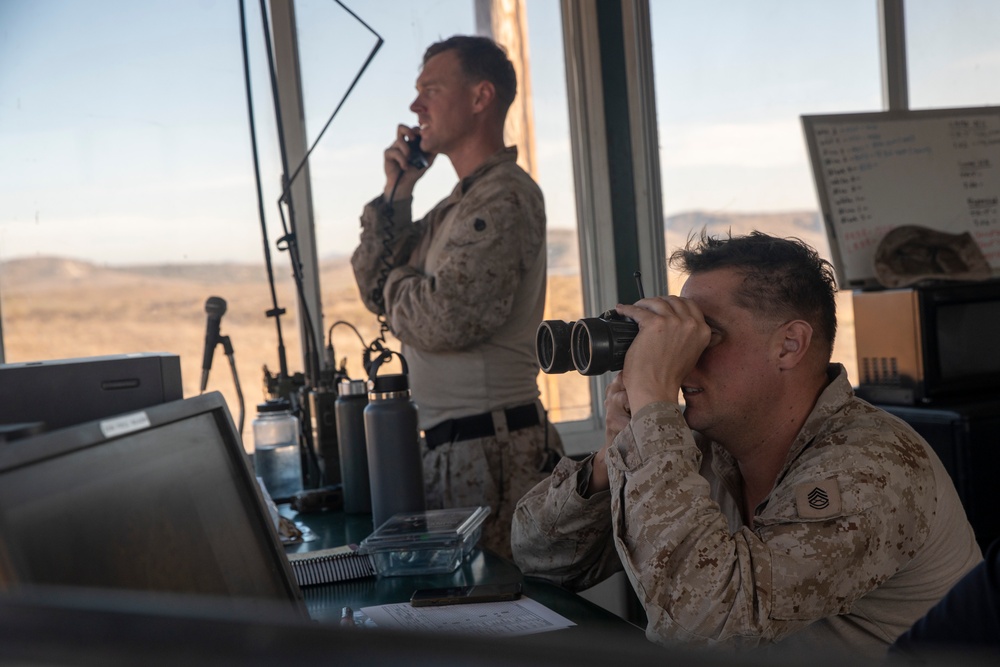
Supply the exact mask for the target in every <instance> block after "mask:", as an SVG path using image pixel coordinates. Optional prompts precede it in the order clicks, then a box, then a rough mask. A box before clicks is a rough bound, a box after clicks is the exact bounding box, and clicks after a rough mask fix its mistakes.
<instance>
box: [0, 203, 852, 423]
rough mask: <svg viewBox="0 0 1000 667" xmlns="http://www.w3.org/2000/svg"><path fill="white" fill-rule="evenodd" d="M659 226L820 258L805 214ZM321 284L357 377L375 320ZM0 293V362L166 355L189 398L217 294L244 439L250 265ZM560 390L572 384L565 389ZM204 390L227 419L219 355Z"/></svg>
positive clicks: (565, 307) (327, 266) (343, 266)
mask: <svg viewBox="0 0 1000 667" xmlns="http://www.w3.org/2000/svg"><path fill="white" fill-rule="evenodd" d="M664 227H665V235H666V242H667V243H666V247H667V249H668V252H669V250H670V249H671V248H672V247H674V246H677V245H678V244H682V243H683V242H684V240H685V239H686V238H687V235H688V233H689V231H688V230H691V229H694V230H700V229H702V228H705V229H706V230H707V231H708V232H709V233H712V234H726V233H728V232H730V231H732V233H733V234H742V233H746V232H749V231H751V230H752V229H765V230H768V231H770V232H772V233H776V234H779V235H783V236H797V237H799V238H802V239H803V240H805V241H806V242H808V243H811V244H814V245H815V246H816V247H817V248H818V249H820V251H821V252H822V253H825V248H826V245H825V238H824V236H823V231H822V228H821V225H820V222H819V216H818V215H817V214H816V213H812V212H790V213H775V214H713V213H706V212H692V213H685V214H682V215H677V216H672V217H670V218H667V219H666V220H665V225H664ZM578 248H579V245H578V239H577V235H576V231H575V230H570V229H550V230H549V243H548V260H549V271H550V281H549V301H550V303H549V309H548V312H547V314H546V317H548V318H558V319H566V320H568V319H575V318H577V317H580V316H581V315H582V313H580V309H581V305H580V304H582V297H581V288H580V281H579V279H578V277H577V276H578V275H579V266H580V260H579V250H578ZM273 259H274V275H275V287H276V293H277V295H278V306H279V307H282V308H285V309H286V310H287V313H286V314H285V315H284V316H282V317H281V318H280V326H281V332H282V340H283V343H284V347H285V357H286V360H287V363H288V367H289V370H290V371H291V372H294V371H301V370H302V362H301V354H300V352H299V350H300V349H301V345H300V333H299V325H298V321H297V315H296V312H297V309H296V307H295V304H296V296H295V291H294V289H293V284H292V280H291V269H290V266H289V264H288V258H287V256H285V255H276V256H275V257H274V258H273ZM673 284H674V283H673V282H672V283H671V285H672V287H673ZM320 286H321V292H322V301H323V313H322V315H323V322H324V325H325V327H326V328H327V329H326V331H325V332H324V340H323V341H321V342H320V345H321V346H325V345H326V343H327V342H328V340H330V338H329V336H330V334H331V330H332V342H333V346H334V351H335V358H336V359H337V363H338V365H339V364H340V363H341V360H346V362H347V371H348V373H349V374H350V375H351V376H352V377H361V376H362V375H363V372H362V370H361V356H362V352H363V350H364V345H366V344H368V343H370V342H371V341H372V340H373V339H375V337H376V336H377V335H378V330H379V329H378V322H377V320H376V318H375V316H374V315H372V314H371V313H370V312H368V311H367V310H366V309H365V308H364V306H363V305H362V304H361V302H360V299H359V298H358V293H357V287H356V286H355V283H354V277H353V274H352V272H351V267H350V262H349V259H348V258H347V257H345V256H330V257H326V258H324V259H323V260H322V261H321V262H320ZM0 292H2V296H3V298H2V302H0V306H2V313H0V314H2V317H3V330H2V335H3V344H4V347H3V349H4V351H5V360H6V361H7V362H20V361H35V360H41V359H64V358H74V357H85V356H95V355H104V354H120V353H133V352H171V353H175V354H178V355H180V357H181V373H182V376H183V380H184V392H185V396H193V395H195V394H197V392H198V385H199V381H200V378H201V358H202V350H203V346H204V337H205V319H206V316H205V309H204V305H205V301H206V299H207V298H208V297H209V296H219V297H222V298H223V299H225V300H226V302H227V306H228V307H227V310H226V313H225V315H224V316H223V319H222V324H221V333H222V335H226V336H229V337H230V340H231V342H232V345H233V348H234V350H235V354H234V358H235V363H236V367H237V374H238V377H239V380H240V385H241V388H242V391H243V394H244V396H245V397H246V406H245V413H246V428H245V432H248V431H249V423H250V420H252V418H253V416H254V413H255V408H254V406H255V404H256V403H257V402H259V401H261V400H263V399H264V398H265V394H264V390H263V368H264V367H265V366H266V367H267V368H268V369H269V371H270V372H272V373H274V372H276V371H277V369H278V367H279V361H278V360H279V356H278V349H279V345H278V326H277V324H276V322H275V320H274V319H273V318H269V317H267V316H266V315H265V313H266V312H267V311H269V310H271V309H272V307H273V305H274V304H273V303H272V300H271V292H270V288H269V286H268V284H267V275H266V271H265V269H264V267H263V266H261V265H260V264H222V263H220V264H162V265H132V266H129V265H121V266H107V265H101V264H95V263H91V262H86V261H82V260H77V259H67V258H59V257H32V258H25V259H12V260H8V261H6V262H3V263H0ZM842 302H843V299H842ZM846 305H847V309H846V310H845V309H844V306H843V304H842V306H841V308H842V317H841V331H840V338H839V342H840V344H841V345H842V346H843V345H844V344H845V343H846V344H848V345H849V347H850V350H848V351H847V354H845V355H842V356H845V357H846V359H847V360H849V361H850V362H853V330H852V329H851V328H850V326H851V322H852V316H851V314H850V312H848V311H849V305H850V304H849V301H848V303H847V304H846ZM335 323H344V324H336V325H335ZM348 325H351V326H348ZM352 326H353V327H355V328H356V329H357V330H358V331H357V333H355V331H354V330H353V329H352V328H351V327H352ZM389 341H390V346H393V349H398V347H396V346H395V342H394V341H392V339H391V337H390V338H389ZM390 372H391V371H390ZM559 385H560V388H559V389H558V391H559V394H560V397H559V404H560V405H561V406H562V409H564V410H568V411H569V412H567V413H566V415H564V416H573V415H574V414H583V413H587V414H589V410H590V408H589V404H588V403H587V402H586V401H585V400H584V401H583V402H582V403H581V402H580V399H579V398H578V397H577V396H578V395H579V394H580V393H581V387H582V388H583V389H582V391H583V395H584V396H585V395H586V392H585V387H586V383H585V382H581V378H580V377H578V376H577V377H572V378H571V377H569V374H567V376H560V379H559ZM563 385H565V386H566V387H571V386H572V387H574V388H573V389H565V390H564V388H563ZM208 389H209V390H219V391H221V392H222V393H223V394H224V395H225V396H226V399H227V401H228V402H229V405H230V409H231V411H232V412H233V417H234V419H237V418H238V402H237V400H236V392H235V381H234V379H233V377H232V373H231V371H230V368H229V364H228V362H227V360H226V358H225V356H224V355H223V353H222V349H221V348H219V349H218V350H217V351H216V355H215V361H214V364H213V368H212V370H211V374H210V378H209V386H208ZM574 410H576V411H577V412H573V411H574ZM580 411H583V413H581V412H580Z"/></svg>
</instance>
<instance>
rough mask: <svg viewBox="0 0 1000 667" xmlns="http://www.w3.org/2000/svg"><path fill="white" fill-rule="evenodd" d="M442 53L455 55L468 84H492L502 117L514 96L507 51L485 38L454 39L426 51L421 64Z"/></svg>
mask: <svg viewBox="0 0 1000 667" xmlns="http://www.w3.org/2000/svg"><path fill="white" fill-rule="evenodd" d="M444 51H454V52H455V54H456V55H457V56H458V61H459V62H460V63H461V64H462V70H463V71H464V72H465V75H466V76H467V77H468V78H469V81H471V82H474V83H478V82H479V81H489V82H490V83H492V84H493V87H494V88H495V89H496V91H497V101H498V102H499V103H500V110H501V111H502V112H503V114H504V115H506V114H507V110H508V109H509V108H510V105H511V104H512V103H513V102H514V97H515V96H516V95H517V74H516V73H515V72H514V64H513V63H511V61H510V58H508V57H507V51H506V50H505V49H504V48H503V47H502V46H500V45H499V44H497V43H496V42H494V41H493V40H492V39H490V38H489V37H481V36H478V35H454V36H452V37H449V38H448V39H445V40H442V41H440V42H435V43H434V44H431V45H430V46H429V47H427V50H426V51H424V61H423V62H424V64H425V65H426V64H427V61H428V60H430V59H431V58H433V57H434V56H436V55H438V54H439V53H443V52H444Z"/></svg>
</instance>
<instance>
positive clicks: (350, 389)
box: [334, 380, 372, 514]
mask: <svg viewBox="0 0 1000 667" xmlns="http://www.w3.org/2000/svg"><path fill="white" fill-rule="evenodd" d="M337 392H338V396H337V400H336V402H335V403H334V412H335V413H336V416H337V442H338V443H339V444H340V476H341V482H340V483H341V485H342V488H343V491H344V512H346V513H348V514H368V513H370V512H371V511H372V490H371V483H370V482H369V479H368V449H367V445H366V444H365V406H367V405H368V387H367V383H366V382H365V381H364V380H346V381H343V382H341V383H340V385H339V386H338V388H337Z"/></svg>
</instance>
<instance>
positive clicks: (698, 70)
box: [650, 0, 881, 378]
mask: <svg viewBox="0 0 1000 667" xmlns="http://www.w3.org/2000/svg"><path fill="white" fill-rule="evenodd" d="M650 13H651V24H652V38H653V53H654V71H655V78H656V91H657V92H656V95H657V112H658V117H659V121H658V122H659V137H660V163H661V171H662V186H663V210H664V217H665V220H664V226H665V233H666V241H667V254H668V256H669V254H670V253H671V252H672V251H673V250H675V249H677V248H678V247H680V246H683V244H684V243H685V241H686V240H687V238H688V235H689V234H691V233H699V232H700V231H701V230H702V229H703V228H704V229H707V230H708V231H709V232H710V233H721V234H725V233H727V232H728V231H729V230H730V229H731V230H732V232H733V233H734V234H740V233H746V232H749V231H751V230H753V229H759V230H761V231H766V232H769V233H773V234H777V235H780V236H797V237H799V238H802V239H803V240H805V241H806V242H808V243H810V244H811V245H813V246H814V247H815V248H816V249H817V250H818V251H819V252H820V254H821V255H823V256H825V257H827V258H829V257H830V253H829V245H828V242H827V238H826V232H825V230H824V228H823V224H822V220H821V218H820V216H819V213H818V204H817V200H816V193H815V187H814V185H813V181H812V172H811V170H810V166H809V158H808V154H807V151H806V146H805V142H804V140H803V136H802V130H801V125H800V120H799V117H800V116H801V115H803V114H815V113H835V112H846V111H877V110H879V109H880V108H881V93H880V83H879V71H880V70H879V51H878V45H879V40H878V34H877V13H876V7H875V3H874V2H871V1H870V0H853V1H850V2H841V3H836V5H834V4H829V3H802V2H795V1H792V0H763V1H761V2H754V3H746V2H739V1H734V0H716V1H714V2H705V3H689V2H677V1H668V2H651V3H650ZM681 282H682V280H681V279H680V277H679V276H677V275H676V274H671V275H670V276H669V287H670V290H671V292H674V293H676V292H678V291H679V289H680V286H681ZM838 308H839V318H840V322H839V331H838V336H837V346H836V349H835V350H834V360H835V361H839V362H841V363H844V364H845V366H847V368H848V372H849V373H850V376H851V377H852V378H855V377H856V375H857V373H856V364H855V360H854V331H853V309H852V307H851V301H850V294H849V293H842V294H841V295H840V297H839V299H838Z"/></svg>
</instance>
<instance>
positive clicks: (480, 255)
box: [385, 189, 545, 352]
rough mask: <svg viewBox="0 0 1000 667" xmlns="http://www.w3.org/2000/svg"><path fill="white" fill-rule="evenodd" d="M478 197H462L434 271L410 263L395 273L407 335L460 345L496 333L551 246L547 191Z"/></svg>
mask: <svg viewBox="0 0 1000 667" xmlns="http://www.w3.org/2000/svg"><path fill="white" fill-rule="evenodd" d="M477 199H478V200H479V202H480V205H476V202H463V203H462V210H460V211H458V213H457V215H456V217H455V220H454V226H453V227H452V230H451V235H450V237H449V238H447V239H446V240H445V244H444V246H443V248H442V250H441V251H440V252H439V253H437V258H436V260H435V264H434V265H433V266H428V267H427V272H426V273H424V272H422V271H419V270H417V269H415V268H413V267H411V266H402V267H399V268H397V269H394V270H393V271H392V273H391V274H390V275H389V281H388V282H387V284H386V289H385V301H386V308H387V311H388V320H389V323H390V324H391V325H392V330H393V333H394V334H395V335H396V336H397V337H398V338H399V339H400V340H401V341H403V342H405V343H408V344H409V345H412V346H414V347H417V348H420V349H422V350H427V351H430V352H444V351H449V350H459V349H463V348H466V347H469V346H470V345H474V344H476V343H478V342H481V341H484V340H486V339H488V338H489V337H490V336H492V335H493V334H494V333H495V332H496V330H497V328H498V327H499V326H500V325H501V324H503V323H504V322H505V321H506V319H507V318H508V316H509V315H510V313H511V309H512V306H513V302H514V295H515V294H516V292H517V289H518V286H519V285H520V282H521V278H522V276H523V275H524V272H525V271H526V270H527V265H528V263H529V262H531V261H533V260H534V258H535V257H536V256H537V254H538V253H539V252H541V250H542V248H543V247H544V245H543V244H544V233H545V213H544V207H543V204H542V201H541V197H540V194H539V195H538V196H537V197H533V196H530V195H529V193H528V192H526V191H520V192H519V191H517V190H516V189H508V190H506V191H497V192H496V193H495V195H494V196H493V197H492V198H484V197H477ZM437 244H438V241H435V245H437Z"/></svg>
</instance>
